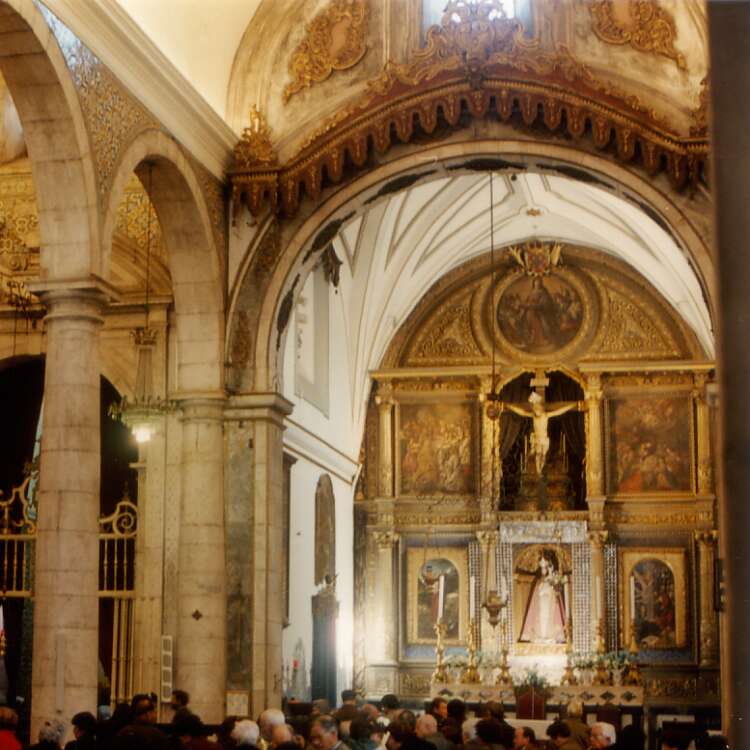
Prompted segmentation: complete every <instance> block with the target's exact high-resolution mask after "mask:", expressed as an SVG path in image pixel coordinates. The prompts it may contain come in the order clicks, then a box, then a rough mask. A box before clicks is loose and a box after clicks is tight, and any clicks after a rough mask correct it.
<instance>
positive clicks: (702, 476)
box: [693, 373, 714, 495]
mask: <svg viewBox="0 0 750 750" xmlns="http://www.w3.org/2000/svg"><path fill="white" fill-rule="evenodd" d="M693 382H694V384H695V387H694V389H693V400H694V402H695V435H696V443H697V446H696V448H697V460H698V488H697V489H698V494H699V495H712V494H713V491H714V467H713V461H712V458H711V414H710V409H709V406H708V401H707V400H706V382H707V378H706V375H705V374H704V373H696V374H695V375H694V381H693Z"/></svg>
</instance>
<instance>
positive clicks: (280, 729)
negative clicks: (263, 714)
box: [271, 724, 294, 748]
mask: <svg viewBox="0 0 750 750" xmlns="http://www.w3.org/2000/svg"><path fill="white" fill-rule="evenodd" d="M293 737H294V732H293V731H292V728H291V727H290V726H289V725H288V724H277V725H276V726H274V727H273V729H271V747H273V748H277V747H278V746H279V745H282V744H283V743H285V742H291V741H292V738H293Z"/></svg>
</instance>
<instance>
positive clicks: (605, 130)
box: [230, 0, 708, 216]
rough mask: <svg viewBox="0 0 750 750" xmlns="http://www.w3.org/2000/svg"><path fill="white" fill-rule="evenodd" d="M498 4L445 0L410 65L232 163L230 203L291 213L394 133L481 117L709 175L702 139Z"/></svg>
mask: <svg viewBox="0 0 750 750" xmlns="http://www.w3.org/2000/svg"><path fill="white" fill-rule="evenodd" d="M496 5H497V3H495V2H494V0H490V2H488V3H483V4H480V5H477V6H473V5H472V6H467V5H464V4H462V3H461V4H459V3H449V6H448V8H447V10H446V14H445V17H444V18H443V22H442V24H441V25H440V26H433V27H432V28H430V29H429V30H428V33H427V45H426V47H425V48H424V49H421V50H418V51H416V52H414V53H413V54H412V57H411V59H410V60H409V62H407V63H405V64H396V63H393V62H389V63H388V64H387V65H386V66H385V68H384V70H383V72H382V74H381V75H380V76H379V77H378V78H377V79H375V80H373V81H371V82H370V84H368V87H367V91H366V93H365V94H364V96H362V97H361V98H360V99H359V100H358V101H356V102H355V103H354V104H352V105H350V106H347V107H345V108H343V109H342V110H340V111H339V112H338V113H336V114H335V115H333V116H332V117H331V118H329V120H327V121H326V122H325V123H324V124H323V125H322V126H321V127H320V128H318V129H317V130H316V131H315V132H314V133H312V134H311V135H310V137H309V138H308V139H307V141H306V142H305V143H304V144H303V146H302V147H301V149H300V150H299V151H298V152H297V153H296V154H295V155H294V156H292V157H291V159H290V160H289V161H288V162H286V163H285V164H283V165H275V164H272V163H270V162H269V161H265V162H262V161H256V162H248V161H243V160H239V159H237V160H236V161H235V164H234V167H233V168H232V170H230V180H231V182H232V188H233V198H234V201H235V210H236V211H237V210H239V207H240V205H241V204H242V203H244V204H245V205H247V207H248V208H249V210H250V211H251V212H252V213H253V214H257V213H259V212H260V211H261V210H262V208H263V207H264V206H267V205H271V206H272V207H274V208H281V210H283V213H284V214H286V215H287V216H292V215H294V214H295V213H296V211H297V210H298V208H299V202H300V200H301V196H302V194H303V191H304V194H305V195H307V196H309V197H311V198H312V199H313V200H317V199H318V198H319V196H320V194H321V191H322V189H323V187H324V185H325V184H327V183H328V182H334V183H335V182H338V181H339V180H340V179H341V178H342V177H343V174H344V166H345V164H347V163H351V164H353V165H354V166H355V167H357V168H363V167H364V166H365V164H366V163H367V160H368V157H370V155H371V154H372V152H373V149H374V151H375V152H380V153H383V152H385V151H387V150H388V149H390V147H391V146H392V145H393V143H394V141H396V142H401V143H408V142H409V141H411V140H412V139H413V138H414V137H415V136H416V135H419V136H420V137H422V138H423V137H424V136H425V134H427V135H430V134H433V133H435V131H436V129H437V130H440V128H438V125H439V124H443V125H446V124H447V125H448V126H450V127H457V126H462V125H465V124H466V122H467V119H469V120H470V119H480V118H485V117H499V118H500V120H502V121H503V122H512V123H516V124H519V125H525V126H542V127H544V128H545V129H546V130H547V131H549V132H550V133H563V134H567V135H570V136H572V137H573V138H587V139H591V140H592V141H593V143H594V144H595V145H596V146H597V147H598V148H600V149H602V150H605V149H607V150H611V151H612V152H613V153H614V155H615V156H616V158H617V159H619V160H620V161H623V162H626V163H634V164H637V165H638V166H640V167H641V168H643V169H645V170H646V171H648V172H649V173H650V174H656V173H658V172H661V171H665V172H666V173H667V174H668V175H669V178H670V180H671V182H672V185H673V187H674V188H675V189H678V190H679V189H681V188H683V187H684V186H685V185H686V184H688V183H693V184H694V183H697V182H699V181H701V180H704V179H705V172H706V166H707V164H706V162H707V158H708V140H707V139H706V138H705V136H703V137H695V138H689V137H685V136H683V135H681V134H679V133H678V132H676V131H675V130H674V129H673V128H670V126H669V125H668V124H667V123H665V122H664V121H662V120H661V119H659V117H658V116H657V114H656V112H655V111H654V110H653V109H650V108H648V107H646V106H644V105H643V104H642V103H641V101H640V100H639V99H638V97H637V96H635V95H631V94H627V93H625V92H623V91H621V90H620V89H618V88H616V87H615V86H613V85H611V84H609V83H607V82H604V81H600V80H599V79H597V78H596V77H595V76H594V75H593V73H592V72H591V71H590V69H589V68H588V67H587V66H585V65H584V64H582V63H581V62H579V61H577V60H576V59H575V58H574V57H573V55H572V54H571V52H570V50H569V49H568V48H567V47H565V46H564V45H560V44H558V45H557V47H556V48H555V49H554V50H549V49H546V48H543V47H542V46H541V44H540V42H539V40H538V39H529V38H527V37H526V36H525V35H524V32H523V26H522V25H521V23H520V22H519V21H518V20H516V19H507V18H504V17H497V18H492V19H490V18H489V16H488V15H486V12H487V10H488V8H490V6H492V7H495V6H496ZM497 7H498V8H499V7H500V6H499V5H497ZM483 13H484V14H485V15H483V16H481V17H480V16H479V15H477V14H480V15H481V14H483ZM394 136H395V137H394Z"/></svg>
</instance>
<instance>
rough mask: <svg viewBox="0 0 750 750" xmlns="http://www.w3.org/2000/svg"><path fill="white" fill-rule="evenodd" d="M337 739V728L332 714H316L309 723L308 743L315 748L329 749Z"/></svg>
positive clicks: (317, 749)
mask: <svg viewBox="0 0 750 750" xmlns="http://www.w3.org/2000/svg"><path fill="white" fill-rule="evenodd" d="M338 741H339V728H338V725H337V724H336V719H334V718H333V716H318V717H316V718H315V719H314V720H313V723H312V724H311V725H310V744H311V745H312V746H313V748H315V750H331V748H333V747H335V746H336V745H337V744H338Z"/></svg>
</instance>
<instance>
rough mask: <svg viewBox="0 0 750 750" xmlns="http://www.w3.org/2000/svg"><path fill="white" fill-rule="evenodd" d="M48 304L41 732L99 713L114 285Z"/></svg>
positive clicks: (37, 619)
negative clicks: (103, 341)
mask: <svg viewBox="0 0 750 750" xmlns="http://www.w3.org/2000/svg"><path fill="white" fill-rule="evenodd" d="M33 291H34V293H35V294H38V295H39V297H40V299H41V300H42V303H43V304H44V305H45V307H46V308H47V316H46V317H45V322H44V328H45V334H46V339H47V355H46V364H45V376H44V377H45V380H44V417H43V436H42V446H41V463H40V472H39V493H38V506H39V511H38V518H37V541H36V569H35V576H34V604H35V612H34V652H33V653H34V657H33V665H32V704H31V710H32V713H31V734H32V737H36V736H37V733H38V731H39V727H40V725H42V724H43V723H44V722H45V721H46V720H49V719H53V718H60V719H63V720H64V721H69V720H70V717H71V716H72V715H73V714H75V713H77V712H78V711H86V710H88V711H93V712H95V711H96V703H97V693H96V691H97V676H98V671H97V670H98V668H97V665H98V655H99V654H98V651H99V637H98V636H99V632H98V623H99V597H98V592H99V479H100V462H101V451H100V430H99V419H100V411H99V409H100V407H99V402H100V385H99V377H100V366H99V341H98V338H99V328H100V327H101V324H102V317H101V313H102V308H103V306H104V304H105V301H106V295H105V287H104V285H102V284H98V283H96V282H93V281H89V282H83V283H80V282H77V283H75V284H73V285H65V284H62V283H60V284H54V283H46V284H45V285H44V286H43V287H42V286H41V285H39V286H37V287H36V288H33Z"/></svg>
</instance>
